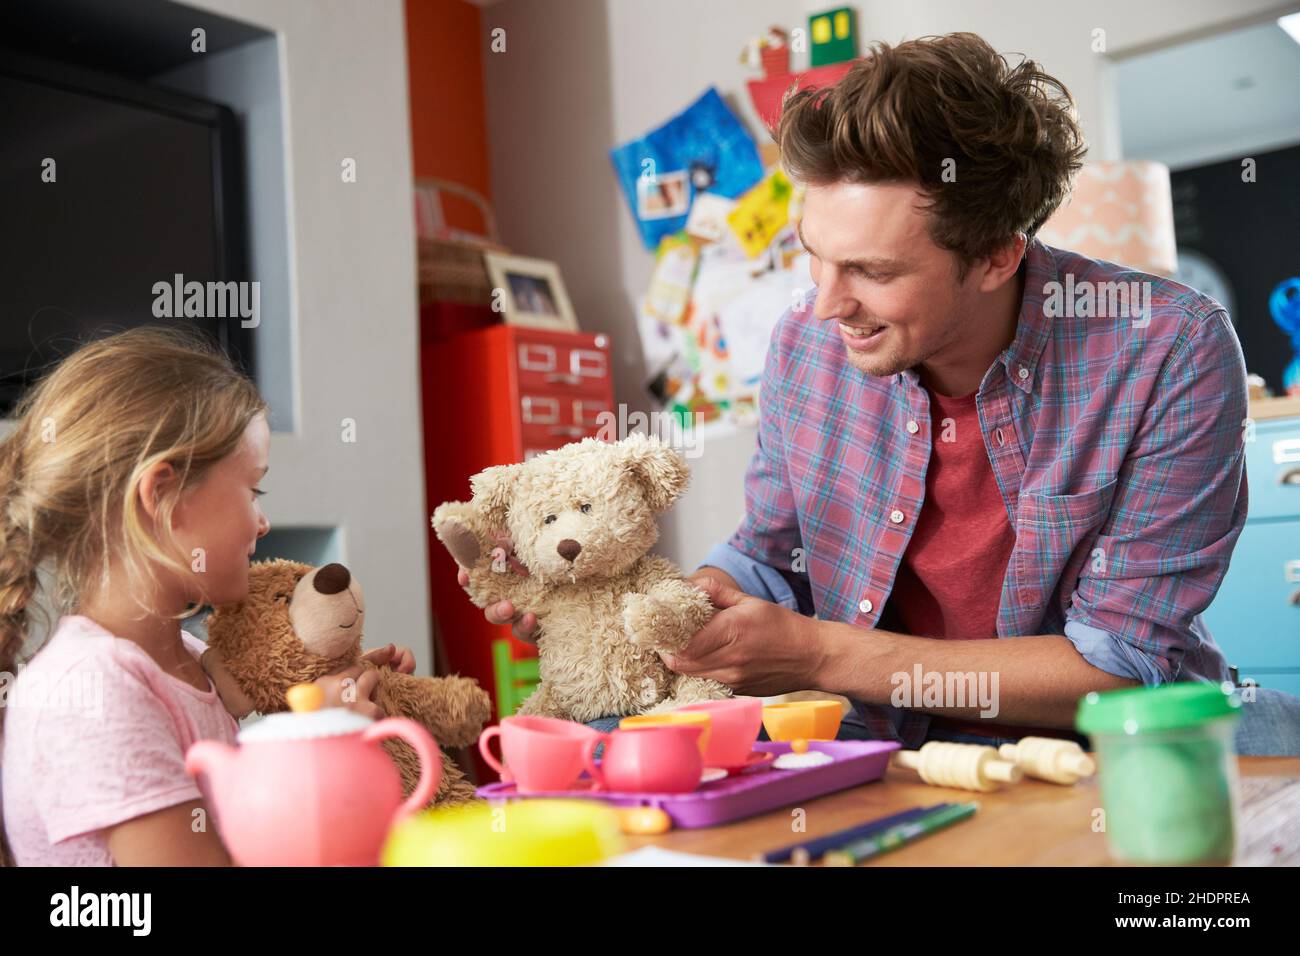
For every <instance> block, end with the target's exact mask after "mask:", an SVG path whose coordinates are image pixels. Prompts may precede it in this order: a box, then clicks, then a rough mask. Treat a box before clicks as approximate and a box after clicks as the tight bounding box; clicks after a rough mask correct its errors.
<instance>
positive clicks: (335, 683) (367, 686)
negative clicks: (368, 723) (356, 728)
mask: <svg viewBox="0 0 1300 956" xmlns="http://www.w3.org/2000/svg"><path fill="white" fill-rule="evenodd" d="M312 683H314V684H315V685H316V686H317V687H319V688H320V689H321V691H322V692H323V693H324V694H325V702H324V704H323V706H325V707H346V708H347V709H348V710H353V711H356V712H357V713H358V714H361V715H362V716H364V717H369V718H370V719H371V720H382V719H383V718H384V717H385V716H387V715H386V714H385V713H384V711H383V708H381V707H380V706H379V705H378V704H377V703H375V701H374V695H375V688H376V687H378V686H379V671H377V670H375V669H374V668H373V667H362V666H361V665H360V664H355V665H353V666H352V667H349V668H348V669H347V670H342V671H339V672H338V673H337V674H326V675H325V676H324V677H318V678H316V680H314V681H313V682H312Z"/></svg>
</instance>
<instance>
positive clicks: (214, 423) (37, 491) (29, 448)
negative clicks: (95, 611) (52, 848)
mask: <svg viewBox="0 0 1300 956" xmlns="http://www.w3.org/2000/svg"><path fill="white" fill-rule="evenodd" d="M265 411H266V404H265V402H263V400H262V397H261V396H260V395H259V394H258V392H257V387H256V386H255V385H254V384H253V383H252V382H251V381H250V380H249V379H248V378H247V376H245V375H244V374H242V373H241V372H240V371H239V370H238V369H237V368H235V366H234V365H233V364H232V363H231V361H230V360H229V359H228V358H227V357H226V356H225V355H224V354H223V353H221V352H220V351H219V350H218V349H217V348H216V347H215V346H213V345H212V344H211V343H210V342H209V341H207V340H206V339H204V338H202V337H201V336H200V335H199V334H198V333H193V332H188V331H178V330H169V329H163V328H152V327H144V328H137V329H132V330H130V331H127V332H122V333H119V334H116V335H111V336H108V337H106V338H102V339H99V340H98V341H94V342H91V343H89V344H86V345H83V346H82V347H80V348H78V349H77V350H76V351H75V352H73V353H72V354H70V355H69V356H68V357H67V358H65V359H64V360H63V361H62V362H61V363H59V365H58V366H56V367H55V368H54V370H53V371H52V372H50V373H49V374H48V375H47V376H46V377H45V378H44V379H42V380H41V381H40V382H39V383H38V384H37V385H36V386H35V387H34V388H33V389H32V390H31V391H30V392H28V394H27V395H25V396H24V397H23V399H22V401H20V402H19V404H18V407H17V408H16V409H15V412H14V417H15V418H16V419H17V422H16V427H15V428H14V430H13V431H12V433H10V434H9V435H8V436H7V437H5V438H4V440H3V442H0V674H2V673H5V672H9V673H12V672H13V670H14V668H15V667H16V665H17V663H18V657H19V654H20V652H22V651H23V645H24V644H25V643H26V640H27V631H28V625H29V623H30V622H29V607H30V606H31V605H32V603H33V601H34V599H35V597H36V594H37V591H38V589H39V586H40V584H39V578H38V574H37V571H38V569H42V570H43V569H46V568H48V570H49V572H50V578H51V580H52V583H53V593H52V594H51V595H50V598H51V601H50V603H51V604H52V605H53V606H54V607H55V608H57V609H58V610H60V611H62V612H66V611H68V610H70V609H72V608H73V607H74V606H75V604H76V602H77V601H78V600H79V599H81V598H83V597H88V596H89V593H88V592H89V591H90V590H91V589H95V588H99V587H101V586H103V585H104V583H105V582H106V580H107V578H108V569H109V557H110V555H111V556H113V557H114V558H116V559H118V560H119V561H121V562H122V564H123V566H124V568H125V569H126V570H127V572H128V573H130V574H146V573H148V572H149V571H150V570H151V569H153V568H156V567H157V566H159V565H161V566H162V567H165V568H170V569H172V570H174V571H177V572H180V573H181V574H187V573H188V572H189V570H190V564H189V558H188V556H187V555H183V554H181V553H180V550H179V548H178V547H177V546H176V544H175V542H174V541H172V540H171V537H170V534H169V533H167V532H166V531H164V532H163V533H162V534H161V535H160V536H157V537H156V536H155V534H154V533H153V532H151V530H150V525H151V524H152V522H150V521H148V520H147V516H145V515H142V514H141V505H140V497H139V483H140V479H141V477H142V476H143V475H144V473H145V472H146V470H147V469H148V468H150V467H151V466H152V465H154V464H156V463H158V462H167V463H169V464H171V465H172V466H173V467H174V468H175V469H176V471H177V472H178V474H179V476H180V481H179V482H176V483H175V484H174V485H173V486H172V487H170V488H169V489H168V490H167V491H166V492H165V493H164V494H163V495H162V496H161V498H160V500H159V511H158V514H159V520H158V522H157V524H158V526H159V527H161V528H163V529H169V528H170V527H171V516H172V513H173V511H174V510H175V508H176V505H177V504H178V502H179V500H180V498H181V495H182V493H183V492H184V491H186V490H187V489H189V488H191V487H192V486H193V485H194V484H195V483H197V482H198V481H199V480H200V479H202V478H203V476H204V474H205V473H206V471H207V469H208V468H209V467H210V466H211V465H213V464H214V463H216V462H217V461H219V460H220V459H222V458H224V457H225V456H226V455H229V454H230V453H231V452H233V451H235V450H236V449H237V448H238V447H239V444H240V442H241V441H242V440H243V435H244V431H245V430H246V429H247V427H248V424H249V422H251V421H252V420H253V418H254V417H256V416H257V415H258V414H259V413H262V412H265ZM160 537H161V540H159V538H160ZM33 653H35V649H34V648H32V649H30V650H29V652H28V655H27V656H28V657H30V655H31V654H33ZM3 719H4V714H3V709H2V708H0V727H2V726H3V724H2V721H3ZM0 836H3V831H0ZM0 842H2V841H0ZM2 849H3V848H0V850H2ZM0 855H2V854H0Z"/></svg>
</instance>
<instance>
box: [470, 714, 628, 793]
mask: <svg viewBox="0 0 1300 956" xmlns="http://www.w3.org/2000/svg"><path fill="white" fill-rule="evenodd" d="M498 736H499V737H500V738H501V756H502V758H503V760H502V761H498V760H497V759H496V757H494V756H493V755H492V750H491V748H490V746H489V744H490V743H491V741H492V738H493V737H498ZM601 737H602V735H601V734H600V733H599V732H598V731H596V730H593V729H592V728H591V727H588V726H587V725H586V724H579V723H575V722H574V721H571V720H556V719H555V718H553V717H507V718H505V719H504V720H502V721H501V723H500V725H498V726H495V727H489V728H487V729H486V730H484V731H483V733H482V734H480V735H479V738H478V750H479V753H481V754H482V755H483V759H484V760H486V761H487V762H488V765H489V766H491V768H492V769H493V770H495V771H496V772H497V773H498V774H500V775H501V779H502V780H510V779H513V780H514V782H515V787H516V789H517V790H518V791H519V792H520V793H545V792H548V791H555V790H568V789H569V788H570V787H572V785H573V783H574V781H576V780H577V779H578V777H579V776H580V775H581V774H582V769H583V767H584V766H589V765H590V763H591V761H592V759H593V757H594V755H595V752H596V747H597V746H599V744H600V741H601Z"/></svg>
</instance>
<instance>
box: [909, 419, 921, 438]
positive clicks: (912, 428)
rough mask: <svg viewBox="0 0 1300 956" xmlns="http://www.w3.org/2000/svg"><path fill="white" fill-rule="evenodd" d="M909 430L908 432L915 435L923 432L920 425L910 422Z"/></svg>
mask: <svg viewBox="0 0 1300 956" xmlns="http://www.w3.org/2000/svg"><path fill="white" fill-rule="evenodd" d="M907 430H908V432H910V433H911V434H913V435H915V434H916V433H917V432H919V431H920V430H921V426H920V425H918V424H917V423H916V422H908V423H907Z"/></svg>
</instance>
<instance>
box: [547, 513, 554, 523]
mask: <svg viewBox="0 0 1300 956" xmlns="http://www.w3.org/2000/svg"><path fill="white" fill-rule="evenodd" d="M554 520H555V515H547V516H546V523H547V524H550V523H551V522H552V521H554Z"/></svg>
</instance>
